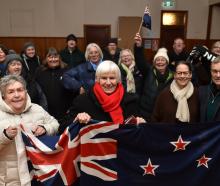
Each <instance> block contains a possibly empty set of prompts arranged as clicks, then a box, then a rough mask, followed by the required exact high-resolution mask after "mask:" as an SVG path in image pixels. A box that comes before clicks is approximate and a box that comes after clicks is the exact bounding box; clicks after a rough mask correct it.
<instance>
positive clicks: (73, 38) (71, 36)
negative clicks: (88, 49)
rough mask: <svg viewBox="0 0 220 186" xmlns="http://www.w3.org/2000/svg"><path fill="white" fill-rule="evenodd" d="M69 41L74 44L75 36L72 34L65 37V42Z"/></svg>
mask: <svg viewBox="0 0 220 186" xmlns="http://www.w3.org/2000/svg"><path fill="white" fill-rule="evenodd" d="M70 40H74V41H75V42H77V38H76V36H75V35H73V34H70V35H68V36H67V37H66V41H67V42H68V41H70Z"/></svg>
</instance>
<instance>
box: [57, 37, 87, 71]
mask: <svg viewBox="0 0 220 186" xmlns="http://www.w3.org/2000/svg"><path fill="white" fill-rule="evenodd" d="M66 43H67V45H66V47H65V48H64V49H63V50H61V51H60V56H61V59H62V61H63V62H65V63H66V64H67V65H68V66H69V67H70V68H72V67H76V66H77V65H79V64H81V63H83V62H85V57H84V54H83V53H82V52H81V51H80V50H79V49H78V47H77V38H76V36H75V35H73V34H69V35H68V36H67V37H66Z"/></svg>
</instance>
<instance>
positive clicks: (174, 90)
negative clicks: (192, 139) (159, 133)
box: [152, 61, 199, 123]
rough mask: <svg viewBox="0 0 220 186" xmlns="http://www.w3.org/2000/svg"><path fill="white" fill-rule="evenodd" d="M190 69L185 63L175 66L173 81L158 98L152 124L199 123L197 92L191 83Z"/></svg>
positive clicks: (181, 62)
mask: <svg viewBox="0 0 220 186" xmlns="http://www.w3.org/2000/svg"><path fill="white" fill-rule="evenodd" d="M191 78H192V67H191V64H190V63H188V62H186V61H179V62H178V63H177V64H176V66H175V72H174V80H173V81H172V83H171V85H170V86H168V87H166V88H165V89H164V90H163V91H162V92H161V93H160V95H159V96H158V98H157V101H156V104H155V107H154V111H153V115H152V121H153V122H169V123H189V122H198V121H199V99H198V90H197V89H196V88H195V87H194V86H193V84H192V82H191Z"/></svg>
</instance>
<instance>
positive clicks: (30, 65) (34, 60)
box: [21, 42, 41, 78]
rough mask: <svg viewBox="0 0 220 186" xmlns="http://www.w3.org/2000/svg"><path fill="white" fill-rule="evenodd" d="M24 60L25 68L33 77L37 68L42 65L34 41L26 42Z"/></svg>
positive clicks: (23, 53) (23, 51) (23, 52)
mask: <svg viewBox="0 0 220 186" xmlns="http://www.w3.org/2000/svg"><path fill="white" fill-rule="evenodd" d="M21 57H22V60H23V61H24V70H25V72H26V73H27V74H30V77H31V78H33V77H34V74H35V71H36V69H37V68H38V67H39V66H40V64H41V62H40V58H39V56H38V55H37V54H36V48H35V45H34V44H33V43H32V42H27V43H25V44H24V47H23V50H22V53H21Z"/></svg>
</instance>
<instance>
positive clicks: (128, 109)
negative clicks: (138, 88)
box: [60, 61, 145, 132]
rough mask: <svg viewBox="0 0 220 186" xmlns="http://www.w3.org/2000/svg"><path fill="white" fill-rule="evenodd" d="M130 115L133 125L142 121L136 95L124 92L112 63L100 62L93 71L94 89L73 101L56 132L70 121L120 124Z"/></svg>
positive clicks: (119, 74) (114, 65) (118, 74)
mask: <svg viewBox="0 0 220 186" xmlns="http://www.w3.org/2000/svg"><path fill="white" fill-rule="evenodd" d="M131 115H134V116H135V117H136V120H137V123H143V122H145V120H144V119H143V118H140V117H138V116H137V96H136V94H132V93H126V92H125V91H124V88H123V86H122V84H121V73H120V70H119V67H118V66H117V65H116V64H115V63H114V62H113V61H103V62H102V63H101V64H99V66H98V68H97V70H96V75H95V84H94V86H93V87H92V88H91V89H90V90H89V91H88V93H85V94H81V95H79V96H78V97H77V98H76V99H75V100H74V102H73V105H72V107H71V109H70V110H69V112H68V115H67V116H66V118H65V119H64V121H63V125H61V128H60V132H61V131H63V130H64V128H63V127H64V126H67V125H69V124H71V123H72V122H73V121H79V122H80V123H83V124H86V123H88V122H89V121H90V120H91V119H94V120H99V121H110V122H114V123H120V124H123V123H124V120H125V119H126V118H128V117H130V116H131Z"/></svg>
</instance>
